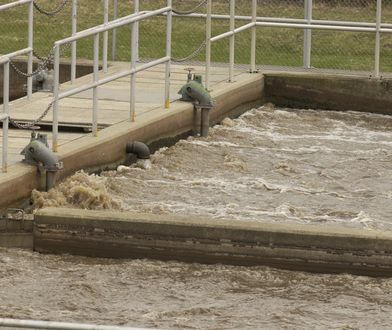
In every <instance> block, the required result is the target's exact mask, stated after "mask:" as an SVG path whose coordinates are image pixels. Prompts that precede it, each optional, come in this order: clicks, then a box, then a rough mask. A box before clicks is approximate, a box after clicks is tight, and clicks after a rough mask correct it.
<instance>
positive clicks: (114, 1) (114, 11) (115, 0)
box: [112, 0, 118, 61]
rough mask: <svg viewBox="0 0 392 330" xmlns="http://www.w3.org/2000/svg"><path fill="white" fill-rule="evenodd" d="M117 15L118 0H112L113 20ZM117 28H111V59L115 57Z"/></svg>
mask: <svg viewBox="0 0 392 330" xmlns="http://www.w3.org/2000/svg"><path fill="white" fill-rule="evenodd" d="M117 15H118V0H113V20H116V19H117ZM116 52H117V29H113V30H112V61H115V60H116V57H117V54H116Z"/></svg>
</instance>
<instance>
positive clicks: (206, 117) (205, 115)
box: [200, 108, 210, 137]
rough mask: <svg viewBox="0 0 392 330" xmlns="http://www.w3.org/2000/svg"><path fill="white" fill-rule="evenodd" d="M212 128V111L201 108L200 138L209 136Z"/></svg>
mask: <svg viewBox="0 0 392 330" xmlns="http://www.w3.org/2000/svg"><path fill="white" fill-rule="evenodd" d="M209 128H210V109H206V108H201V123H200V136H203V137H206V136H208V131H209Z"/></svg>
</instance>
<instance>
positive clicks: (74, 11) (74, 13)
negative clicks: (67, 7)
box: [71, 0, 78, 84]
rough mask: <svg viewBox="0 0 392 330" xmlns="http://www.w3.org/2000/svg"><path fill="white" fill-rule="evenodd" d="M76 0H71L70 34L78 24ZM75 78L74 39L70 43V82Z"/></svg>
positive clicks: (73, 32) (73, 33) (75, 29)
mask: <svg viewBox="0 0 392 330" xmlns="http://www.w3.org/2000/svg"><path fill="white" fill-rule="evenodd" d="M77 20H78V0H72V35H73V36H74V35H75V33H76V31H77V24H78V21H77ZM75 79H76V40H75V41H73V42H72V45H71V84H73V83H74V82H75Z"/></svg>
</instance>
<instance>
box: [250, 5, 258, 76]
mask: <svg viewBox="0 0 392 330" xmlns="http://www.w3.org/2000/svg"><path fill="white" fill-rule="evenodd" d="M256 16H257V0H252V23H254V26H253V27H252V40H251V45H250V72H255V71H256V28H257V27H256Z"/></svg>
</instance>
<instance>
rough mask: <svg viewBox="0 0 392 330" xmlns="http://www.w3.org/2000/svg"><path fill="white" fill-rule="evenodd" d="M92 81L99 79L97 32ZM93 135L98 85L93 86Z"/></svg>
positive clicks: (96, 126)
mask: <svg viewBox="0 0 392 330" xmlns="http://www.w3.org/2000/svg"><path fill="white" fill-rule="evenodd" d="M93 67H94V68H93V69H94V71H93V72H94V73H93V81H94V82H97V81H98V80H99V76H98V71H99V33H96V34H94V60H93ZM92 133H93V136H98V87H93V118H92Z"/></svg>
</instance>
